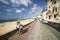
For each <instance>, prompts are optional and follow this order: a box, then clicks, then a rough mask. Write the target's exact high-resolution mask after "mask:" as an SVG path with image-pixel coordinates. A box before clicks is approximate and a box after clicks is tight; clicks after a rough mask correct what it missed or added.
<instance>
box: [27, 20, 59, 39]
mask: <svg viewBox="0 0 60 40" xmlns="http://www.w3.org/2000/svg"><path fill="white" fill-rule="evenodd" d="M47 26H48V25H45V24H43V23H41V22H40V21H39V20H37V23H36V24H35V27H34V29H33V30H32V33H31V35H30V36H29V38H28V40H58V38H57V37H56V36H55V35H54V34H53V33H52V32H51V31H50V29H49V28H48V27H47ZM54 31H55V30H54Z"/></svg>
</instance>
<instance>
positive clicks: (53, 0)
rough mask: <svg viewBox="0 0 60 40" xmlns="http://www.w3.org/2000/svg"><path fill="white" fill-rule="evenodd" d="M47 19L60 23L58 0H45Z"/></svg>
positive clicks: (59, 3) (59, 2)
mask: <svg viewBox="0 0 60 40" xmlns="http://www.w3.org/2000/svg"><path fill="white" fill-rule="evenodd" d="M46 2H47V13H46V16H47V17H46V18H47V21H51V22H56V23H60V0H46Z"/></svg>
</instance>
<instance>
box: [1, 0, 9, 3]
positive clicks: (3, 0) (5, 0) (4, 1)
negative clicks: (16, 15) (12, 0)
mask: <svg viewBox="0 0 60 40" xmlns="http://www.w3.org/2000/svg"><path fill="white" fill-rule="evenodd" d="M0 1H1V2H3V3H5V4H9V2H8V1H7V0H0Z"/></svg>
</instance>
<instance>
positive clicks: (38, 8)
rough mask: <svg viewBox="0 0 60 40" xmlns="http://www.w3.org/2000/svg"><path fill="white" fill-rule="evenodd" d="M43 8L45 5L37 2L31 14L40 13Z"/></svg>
mask: <svg viewBox="0 0 60 40" xmlns="http://www.w3.org/2000/svg"><path fill="white" fill-rule="evenodd" d="M42 10H43V7H41V6H38V5H37V4H34V5H33V7H32V8H31V9H30V11H29V14H34V15H37V14H40V13H41V12H42Z"/></svg>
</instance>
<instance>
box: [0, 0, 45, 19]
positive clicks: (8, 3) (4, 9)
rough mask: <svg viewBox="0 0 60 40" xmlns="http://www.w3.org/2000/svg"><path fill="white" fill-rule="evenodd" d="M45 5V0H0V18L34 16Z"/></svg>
mask: <svg viewBox="0 0 60 40" xmlns="http://www.w3.org/2000/svg"><path fill="white" fill-rule="evenodd" d="M45 7H46V2H45V0H0V20H1V19H10V18H33V17H34V16H36V15H37V14H40V13H41V11H42V10H43V8H45Z"/></svg>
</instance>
